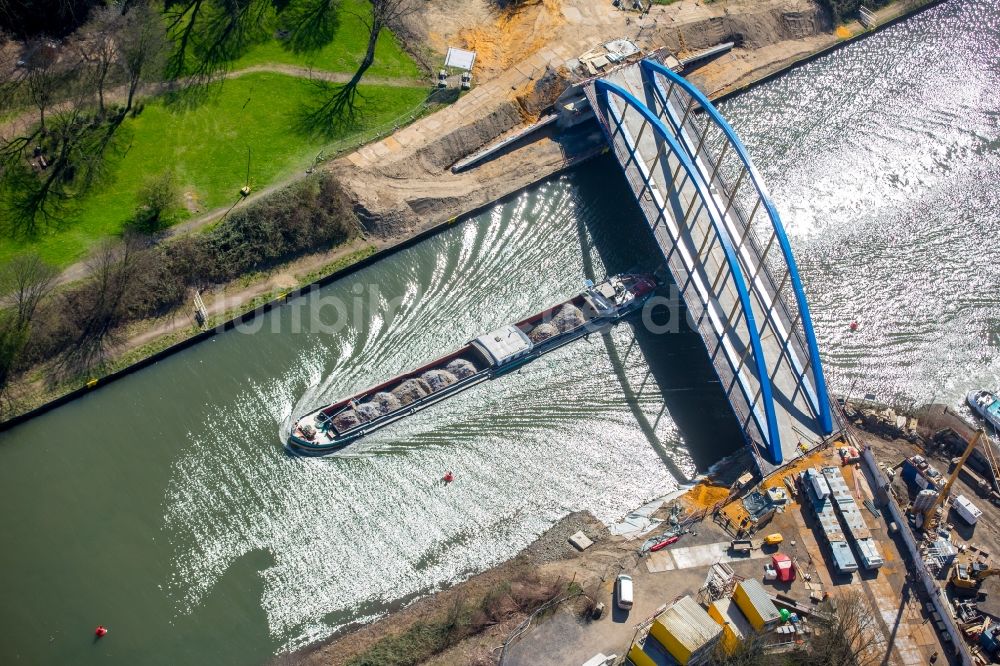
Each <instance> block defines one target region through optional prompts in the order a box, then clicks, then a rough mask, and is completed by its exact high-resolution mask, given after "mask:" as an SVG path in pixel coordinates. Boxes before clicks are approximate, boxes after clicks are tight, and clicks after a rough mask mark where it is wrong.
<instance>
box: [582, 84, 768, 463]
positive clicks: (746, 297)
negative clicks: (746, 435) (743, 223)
mask: <svg viewBox="0 0 1000 666" xmlns="http://www.w3.org/2000/svg"><path fill="white" fill-rule="evenodd" d="M594 88H595V90H596V91H597V92H598V93H603V97H604V99H603V103H604V105H605V106H607V107H610V106H611V103H610V102H611V95H612V94H613V95H615V96H617V97H619V98H621V99H622V100H623V101H624V102H625V103H626V104H627V105H628V106H630V107H632V108H633V109H635V110H636V111H637V112H638V113H639V114H641V115H642V117H643V118H644V119H645V120H646V121H647V122H648V123H649V125H650V126H651V127H652V128H653V131H654V132H655V133H656V135H657V136H659V137H660V138H661V139H662V140H663V141H665V142H666V143H667V145H668V146H669V147H670V149H671V151H673V153H674V154H675V155H676V157H677V159H678V160H679V161H680V163H681V166H683V168H684V171H685V173H686V174H687V177H688V178H689V179H690V180H691V182H692V184H693V185H694V187H695V189H696V191H697V193H698V196H699V197H700V198H701V199H702V202H703V203H704V202H707V201H709V196H710V193H709V191H708V188H707V187H706V186H705V184H704V183H703V182H702V180H701V174H700V172H699V171H698V169H697V167H696V166H695V165H694V164H693V163H692V161H691V159H690V158H689V157H688V155H687V153H686V152H685V151H684V149H683V148H681V146H680V145H679V144H678V143H677V140H676V139H675V138H674V137H673V135H672V133H671V132H669V131H668V130H667V128H666V126H665V125H664V124H663V121H661V120H660V119H659V117H657V116H656V114H654V113H653V112H652V111H651V110H650V109H649V108H648V107H647V106H646V105H645V104H643V103H642V102H640V101H639V100H638V99H636V97H635V96H634V95H632V94H631V93H629V92H628V91H626V90H625V89H623V88H621V87H619V86H617V85H615V84H614V83H611V82H609V81H605V80H604V79H598V80H597V81H595V82H594ZM598 100H599V101H600V100H601V98H600V96H599V97H598ZM636 148H638V146H636ZM705 210H706V211H708V213H709V220H710V221H711V223H712V227H713V228H714V230H715V233H716V235H717V236H718V238H719V242H720V245H721V246H722V249H723V252H724V254H725V257H726V264H727V265H728V268H729V272H730V274H731V275H732V276H733V282H734V284H735V286H736V292H737V294H738V296H739V300H740V305H741V307H742V309H743V316H744V317H745V319H746V325H747V329H748V332H749V337H750V347H751V352H752V356H753V360H754V365H755V367H756V369H757V377H758V382H759V384H760V394H761V395H760V398H761V403H762V405H763V408H764V415H765V421H766V431H767V434H766V436H765V437H764V438H765V440H766V441H765V443H766V444H767V449H768V453H769V454H770V456H769V457H770V458H771V461H772V462H773V463H774V464H779V463H781V462H782V460H783V457H784V456H783V454H782V451H781V435H780V433H779V431H778V420H777V416H776V414H775V411H774V394H773V391H772V389H771V378H770V375H769V373H768V372H767V367H766V365H765V362H764V351H763V348H762V346H761V340H760V335H759V334H758V331H757V324H756V321H755V318H754V314H753V308H752V307H751V303H750V293H749V291H748V290H747V286H746V282H745V281H744V279H743V273H742V271H741V270H740V267H739V263H738V262H737V260H736V255H735V252H734V251H733V247H732V243H731V241H730V239H729V235H728V234H727V233H726V230H725V229H724V228H723V227H722V224H721V220H719V219H718V212H717V211H716V210H715V208H714V207H711V206H708V205H706V206H705ZM734 371H735V369H734ZM736 379H737V383H738V384H739V386H740V391H742V392H743V394H744V397H745V398H746V400H747V404H748V405H749V407H750V410H751V414H752V415H753V418H754V420H756V421H757V425H758V428H759V429H760V430H762V431H763V430H764V428H760V426H761V423H760V420H759V418H758V416H757V410H756V409H754V402H755V401H754V400H753V398H752V396H750V395H747V392H746V389H745V388H744V386H743V384H742V382H740V381H739V379H738V377H737V378H736ZM762 434H763V432H762Z"/></svg>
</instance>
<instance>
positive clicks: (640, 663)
mask: <svg viewBox="0 0 1000 666" xmlns="http://www.w3.org/2000/svg"><path fill="white" fill-rule="evenodd" d="M628 660H629V661H631V662H632V663H633V664H635V666H656V662H655V661H653V660H652V659H651V658H650V657H649V655H648V654H646V653H645V652H643V651H642V648H641V647H639V646H638V645H637V644H635V645H632V649H630V650H629V651H628Z"/></svg>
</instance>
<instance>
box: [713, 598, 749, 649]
mask: <svg viewBox="0 0 1000 666" xmlns="http://www.w3.org/2000/svg"><path fill="white" fill-rule="evenodd" d="M708 614H709V615H711V616H712V619H713V620H715V621H716V622H718V623H719V624H720V625H722V647H723V649H724V650H725V651H726V654H732V653H734V652H736V651H737V650H738V649H739V647H740V645H742V644H743V643H744V641H746V640H747V639H749V638H750V637H751V636H753V635H754V633H755V632H754V628H753V626H752V625H751V624H750V621H749V620H747V618H746V616H745V615H743V611H741V610H740V609H739V606H737V605H736V603H735V602H734V601H733V600H732V599H719V600H718V601H713V602H712V603H711V605H710V606H709V607H708Z"/></svg>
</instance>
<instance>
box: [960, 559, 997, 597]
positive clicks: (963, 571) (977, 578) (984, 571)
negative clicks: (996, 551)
mask: <svg viewBox="0 0 1000 666" xmlns="http://www.w3.org/2000/svg"><path fill="white" fill-rule="evenodd" d="M997 574H1000V569H996V568H994V567H992V566H990V565H989V564H987V563H986V562H969V563H968V564H955V566H954V568H953V569H952V570H951V584H952V585H954V586H955V592H957V593H963V592H964V593H975V592H976V591H977V590H978V589H979V586H980V585H982V583H983V581H984V580H986V579H987V578H989V577H990V576H996V575H997Z"/></svg>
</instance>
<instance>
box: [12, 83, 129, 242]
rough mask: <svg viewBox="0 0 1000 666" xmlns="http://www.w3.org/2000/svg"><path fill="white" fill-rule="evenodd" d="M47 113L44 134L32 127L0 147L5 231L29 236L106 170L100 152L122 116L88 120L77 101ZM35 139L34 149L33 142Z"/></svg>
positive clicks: (54, 218)
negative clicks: (108, 120) (106, 121)
mask: <svg viewBox="0 0 1000 666" xmlns="http://www.w3.org/2000/svg"><path fill="white" fill-rule="evenodd" d="M67 106H68V108H67V109H66V110H64V111H61V112H60V113H58V114H57V115H55V116H53V118H52V120H51V122H50V123H49V128H48V130H47V132H46V133H45V135H44V136H41V132H40V131H39V130H38V129H36V130H34V131H33V132H31V133H29V134H28V135H26V136H22V137H18V138H16V139H13V140H10V141H8V142H6V144H4V145H3V146H2V147H0V171H2V174H3V182H2V185H0V192H2V193H3V203H4V205H5V206H4V207H5V208H6V210H5V213H6V215H4V219H3V228H2V230H3V231H5V232H6V233H7V235H8V236H32V235H34V234H37V233H38V231H39V230H40V229H41V227H42V226H43V225H52V224H58V223H59V222H61V221H62V219H63V216H64V214H65V213H66V211H67V209H68V207H69V206H70V205H71V204H72V203H73V201H74V200H75V199H77V198H78V197H79V196H80V195H82V194H84V193H86V192H88V191H90V190H91V188H92V187H93V186H94V185H95V184H96V183H98V182H99V181H100V180H101V177H102V176H103V175H104V174H105V173H106V171H107V170H106V167H107V161H106V159H105V158H106V155H107V153H108V150H109V148H111V147H112V146H114V145H116V135H115V132H116V130H117V128H118V126H119V125H120V124H121V122H122V120H123V119H124V113H121V114H118V115H117V116H116V117H115V119H114V121H113V122H112V123H110V124H105V125H101V124H97V123H93V122H91V121H90V117H89V115H88V113H87V112H86V109H85V108H84V106H83V105H82V103H80V102H73V103H69V104H68V105H67ZM36 139H41V145H39V146H38V148H39V152H38V154H37V155H36V154H35V153H36V151H35V149H34V148H33V146H34V145H35V140H36Z"/></svg>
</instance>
